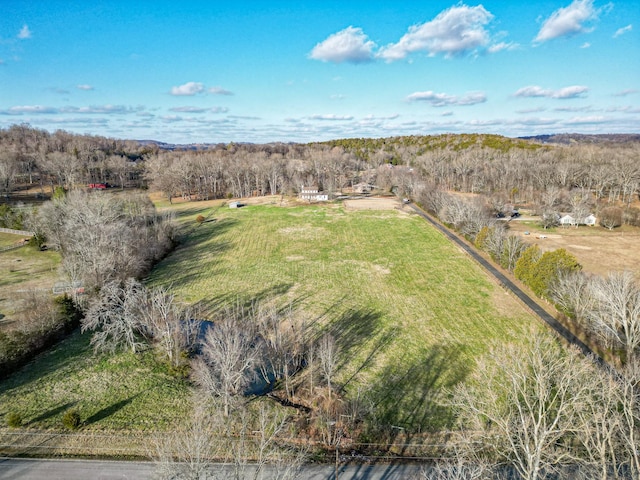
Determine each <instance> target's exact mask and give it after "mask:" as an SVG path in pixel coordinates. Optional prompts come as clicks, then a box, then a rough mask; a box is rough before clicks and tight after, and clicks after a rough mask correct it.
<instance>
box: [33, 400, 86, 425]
mask: <svg viewBox="0 0 640 480" xmlns="http://www.w3.org/2000/svg"><path fill="white" fill-rule="evenodd" d="M75 404H76V402H67V403H65V404H64V405H60V406H58V407H55V408H52V409H50V410H47V411H46V412H44V413H42V414H40V415H38V416H37V417H35V418H32V419H31V420H29V422H28V425H29V426H37V424H38V423H40V422H44V421H45V420H48V419H49V418H51V417H55V416H56V415H59V414H61V413H62V412H65V411H67V410H68V409H70V408H71V407H73V406H74V405H75Z"/></svg>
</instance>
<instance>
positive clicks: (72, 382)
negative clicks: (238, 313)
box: [0, 199, 541, 432]
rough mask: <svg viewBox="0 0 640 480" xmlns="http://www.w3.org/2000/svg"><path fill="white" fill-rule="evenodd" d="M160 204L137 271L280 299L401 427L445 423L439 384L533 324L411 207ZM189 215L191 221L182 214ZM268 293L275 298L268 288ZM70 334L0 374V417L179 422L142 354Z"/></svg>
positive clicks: (204, 297) (212, 292)
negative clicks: (165, 247) (176, 238)
mask: <svg viewBox="0 0 640 480" xmlns="http://www.w3.org/2000/svg"><path fill="white" fill-rule="evenodd" d="M220 203H221V202H206V203H205V202H201V203H182V204H174V205H173V206H168V205H166V204H160V206H161V207H163V208H171V209H172V210H173V211H174V212H175V213H176V216H177V220H178V222H179V223H180V224H181V228H182V231H183V243H182V244H181V245H180V246H179V247H178V248H177V250H176V251H174V252H173V253H172V254H171V255H170V256H169V257H167V258H166V259H165V260H164V261H163V262H161V263H160V264H159V265H158V266H157V267H156V268H155V269H154V270H153V272H152V273H151V275H150V276H149V278H148V279H147V281H148V282H149V283H150V284H152V285H164V286H167V287H169V288H171V289H172V290H173V291H175V292H176V293H177V294H178V296H179V297H180V298H181V299H182V300H184V301H185V302H189V303H200V304H202V305H203V306H204V307H205V309H207V310H208V311H210V312H212V311H214V310H216V309H218V308H220V307H221V306H223V305H225V304H228V303H231V302H237V301H247V300H255V299H258V300H264V301H266V300H273V301H277V302H278V303H280V304H290V305H292V306H293V308H294V309H295V312H296V315H297V316H298V317H299V318H301V319H305V320H306V321H307V322H308V323H310V324H312V325H313V327H314V328H315V329H316V331H317V332H318V333H321V332H324V331H330V332H332V333H333V334H334V335H335V337H336V338H337V342H338V344H339V346H340V349H341V353H340V362H339V372H338V379H337V380H338V383H339V385H340V386H341V387H342V389H343V394H344V395H345V396H346V397H351V398H353V397H355V396H358V395H359V396H361V397H363V398H366V399H367V400H368V403H369V404H371V405H373V406H374V410H375V418H376V420H377V421H379V422H381V423H384V424H386V425H396V426H399V427H403V428H406V429H407V431H414V432H418V431H426V430H433V429H437V428H441V427H443V426H447V425H448V420H449V416H448V415H449V414H448V410H447V409H446V408H445V407H444V406H443V402H442V399H443V391H445V390H446V389H447V388H448V387H451V386H452V385H454V384H455V383H456V382H459V381H464V379H465V378H466V376H467V375H468V374H469V372H470V371H471V370H472V369H473V367H474V358H475V357H476V356H478V355H480V354H482V353H484V352H486V351H487V350H488V349H489V348H490V346H491V345H494V344H497V343H501V342H511V341H513V342H521V343H524V342H526V339H527V338H528V337H529V335H530V333H531V331H532V330H537V329H540V328H541V327H539V325H538V323H537V322H536V321H535V320H534V319H533V317H532V316H531V315H530V314H529V313H528V312H527V311H525V310H524V308H523V307H521V306H520V304H519V303H517V302H516V301H515V300H514V299H513V297H511V296H510V295H508V294H507V293H505V292H504V291H503V290H502V289H501V288H499V287H498V286H497V285H495V284H494V283H493V282H491V281H490V280H489V279H488V278H487V276H486V275H485V274H484V272H483V271H482V270H481V269H480V268H479V267H478V266H477V265H476V264H475V263H473V262H472V261H471V260H470V259H469V258H468V257H467V256H466V255H465V254H464V253H462V252H461V251H460V250H458V249H457V248H456V247H455V246H453V245H452V244H450V243H449V242H448V241H447V240H446V239H445V238H444V237H443V236H442V235H441V234H439V233H438V232H437V231H435V230H434V229H433V228H431V227H430V226H429V225H427V224H426V223H425V222H424V221H423V220H421V219H420V218H419V217H418V216H416V215H412V214H410V213H409V211H408V210H407V211H403V210H401V209H398V208H392V209H386V210H385V209H382V210H375V209H374V210H366V209H365V210H360V209H353V208H345V207H344V206H343V205H341V204H327V205H321V206H309V205H307V206H287V207H282V206H280V202H279V201H278V200H277V199H270V200H268V201H265V204H263V205H249V206H246V207H243V208H241V209H229V208H228V207H226V206H225V207H221V206H220ZM198 215H203V216H205V217H207V220H206V221H205V222H203V223H202V224H198V223H197V222H196V220H195V219H196V217H197V216H198ZM274 299H275V300H274ZM88 341H89V338H88V336H87V335H80V334H79V333H78V334H75V335H73V336H72V337H70V338H69V339H67V340H65V341H64V342H63V343H61V344H60V345H59V346H58V347H57V348H56V349H54V350H53V351H51V352H48V353H47V354H45V355H42V356H39V357H38V358H37V359H35V360H34V361H33V362H32V363H31V364H29V365H27V366H26V367H25V368H23V369H21V370H20V371H19V372H16V374H15V375H13V376H11V377H10V378H9V379H8V380H5V381H4V382H2V383H0V416H1V415H3V414H6V413H8V412H10V411H17V412H20V413H21V414H22V415H23V418H24V420H25V423H26V425H27V426H28V427H30V428H59V427H60V425H61V418H62V415H63V413H64V412H65V411H66V410H67V409H69V408H77V409H78V410H79V411H80V413H81V416H82V418H83V420H84V421H85V426H84V428H85V429H88V430H128V431H131V430H134V431H147V430H149V429H164V428H169V426H170V425H172V424H176V423H178V422H180V421H181V418H182V416H181V412H183V411H184V410H185V408H186V405H187V404H188V401H189V395H190V389H189V387H188V385H187V384H186V383H185V382H183V381H181V380H176V379H174V378H172V377H170V376H168V375H167V374H166V373H165V371H164V369H163V368H162V367H160V366H158V365H157V363H156V362H155V361H154V359H153V358H152V356H151V354H150V353H149V354H146V355H142V356H132V355H130V354H118V355H115V356H93V355H92V352H91V349H90V347H89V344H88Z"/></svg>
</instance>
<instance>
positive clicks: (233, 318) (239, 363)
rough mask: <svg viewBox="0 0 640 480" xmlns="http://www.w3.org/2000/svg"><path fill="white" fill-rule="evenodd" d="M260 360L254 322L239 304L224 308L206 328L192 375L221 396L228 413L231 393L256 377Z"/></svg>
mask: <svg viewBox="0 0 640 480" xmlns="http://www.w3.org/2000/svg"><path fill="white" fill-rule="evenodd" d="M259 360H260V352H259V350H258V349H257V348H256V332H255V327H254V325H253V324H252V322H250V321H249V319H248V318H247V316H246V314H245V313H244V312H242V310H241V309H240V308H237V309H235V310H233V309H227V310H226V311H225V312H224V314H223V315H221V316H220V318H218V319H217V320H215V321H214V322H213V324H212V325H211V326H210V327H209V329H208V330H207V333H206V334H205V338H204V341H203V345H202V353H201V355H199V356H198V358H196V359H195V360H194V362H193V377H194V380H195V382H196V383H197V384H199V385H200V386H201V387H202V388H204V390H205V391H207V392H208V393H210V394H212V395H215V396H219V397H220V398H221V399H222V402H223V405H224V415H225V417H228V416H229V412H230V408H231V404H232V401H233V399H234V397H236V396H237V395H240V394H242V393H244V391H245V389H246V388H247V387H248V386H249V385H250V384H251V382H252V381H253V380H254V379H255V377H256V373H257V370H258V368H259Z"/></svg>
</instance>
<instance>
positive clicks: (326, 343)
mask: <svg viewBox="0 0 640 480" xmlns="http://www.w3.org/2000/svg"><path fill="white" fill-rule="evenodd" d="M316 351H317V354H318V360H319V361H320V368H321V369H322V373H323V374H324V378H325V380H326V381H327V388H328V390H329V399H331V388H332V387H331V381H332V380H333V377H334V375H335V373H336V367H337V366H338V346H337V344H336V340H335V338H334V337H333V335H331V334H328V333H327V334H325V335H323V336H322V338H320V341H319V342H318V348H317V349H316Z"/></svg>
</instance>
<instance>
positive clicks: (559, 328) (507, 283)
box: [409, 203, 607, 366]
mask: <svg viewBox="0 0 640 480" xmlns="http://www.w3.org/2000/svg"><path fill="white" fill-rule="evenodd" d="M409 206H410V207H411V208H412V209H413V210H414V211H415V212H416V213H417V214H418V215H420V216H421V217H422V218H424V219H425V220H426V221H427V222H429V223H430V224H431V225H433V226H434V227H435V228H436V229H438V230H439V231H440V232H442V233H443V234H444V235H445V236H446V237H447V238H448V239H449V240H451V241H452V242H454V243H455V244H456V245H458V246H459V247H460V248H462V249H463V250H464V251H465V252H466V253H468V254H469V255H470V256H471V257H472V258H473V259H474V260H475V261H476V262H478V263H479V264H480V265H481V266H482V267H483V268H484V269H485V270H487V271H488V272H489V273H490V274H491V275H493V277H495V278H496V280H498V282H500V284H502V286H503V287H504V288H506V289H507V290H509V291H510V292H512V293H513V294H514V295H515V296H516V297H518V298H519V299H520V300H522V302H523V303H524V304H525V305H526V306H527V307H529V308H530V309H531V310H532V311H533V313H535V314H536V315H537V316H538V317H539V318H540V319H541V320H543V321H544V322H545V323H546V324H547V325H549V326H550V327H551V328H553V329H554V330H555V331H556V333H557V334H558V335H560V336H561V337H562V338H564V339H565V340H566V341H567V342H568V343H569V344H571V345H575V346H576V347H578V348H579V349H580V350H581V351H582V353H584V354H585V355H587V356H591V357H592V358H593V359H594V361H595V362H597V363H598V364H599V365H601V366H606V365H607V364H606V362H605V361H604V360H603V359H602V358H601V357H600V356H599V355H597V354H596V353H594V352H593V351H592V350H591V349H590V348H589V347H588V346H587V345H586V344H585V343H584V342H583V341H582V340H580V339H579V338H578V337H576V336H575V335H574V334H573V333H571V332H570V331H569V330H567V329H566V328H565V327H564V325H562V324H561V323H560V322H558V320H556V319H555V318H553V316H552V315H550V314H549V313H548V312H547V311H546V310H545V309H543V308H542V307H541V306H540V305H538V303H537V302H536V301H535V300H534V299H532V298H531V297H530V296H529V295H527V294H526V293H525V292H524V291H522V289H521V288H520V287H518V286H517V285H516V284H515V283H513V282H512V281H511V280H510V279H509V278H507V277H506V276H505V275H504V274H503V273H502V272H500V271H499V270H498V269H497V268H496V267H494V266H493V265H492V264H491V263H490V262H488V261H487V260H486V259H485V258H484V257H482V256H481V255H480V254H479V253H478V252H477V251H476V250H475V249H474V248H473V247H471V246H470V245H469V244H468V243H466V242H464V241H463V240H462V239H461V238H460V237H458V235H456V234H455V233H453V232H452V231H450V230H449V229H448V228H446V227H444V226H443V225H441V224H440V223H438V222H436V221H435V220H434V219H433V218H432V217H431V216H430V215H428V214H427V213H425V212H424V210H422V209H421V208H420V207H418V206H417V205H415V204H413V203H412V204H409Z"/></svg>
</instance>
